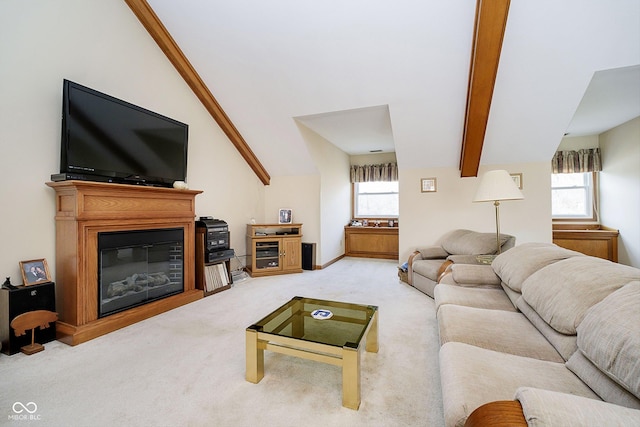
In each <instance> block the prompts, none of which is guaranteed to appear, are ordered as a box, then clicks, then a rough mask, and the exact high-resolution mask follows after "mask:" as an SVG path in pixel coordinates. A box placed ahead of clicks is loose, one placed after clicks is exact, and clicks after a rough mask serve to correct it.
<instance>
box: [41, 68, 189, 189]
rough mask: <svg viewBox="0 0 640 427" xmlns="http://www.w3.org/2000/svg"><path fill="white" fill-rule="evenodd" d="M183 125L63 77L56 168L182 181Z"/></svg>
mask: <svg viewBox="0 0 640 427" xmlns="http://www.w3.org/2000/svg"><path fill="white" fill-rule="evenodd" d="M188 133H189V127H188V125H186V124H184V123H181V122H179V121H177V120H173V119H171V118H169V117H165V116H163V115H161V114H158V113H154V112H153V111H149V110H147V109H145V108H142V107H139V106H137V105H133V104H130V103H128V102H126V101H123V100H121V99H117V98H114V97H112V96H109V95H106V94H104V93H101V92H98V91H96V90H93V89H90V88H88V87H85V86H82V85H80V84H78V83H74V82H72V81H69V80H66V79H65V80H64V82H63V91H62V144H61V151H60V173H59V174H54V175H52V176H51V179H52V180H54V181H61V180H68V179H78V180H88V181H103V182H114V183H126V184H138V185H152V186H162V187H170V186H172V185H173V183H174V181H186V176H187V143H188Z"/></svg>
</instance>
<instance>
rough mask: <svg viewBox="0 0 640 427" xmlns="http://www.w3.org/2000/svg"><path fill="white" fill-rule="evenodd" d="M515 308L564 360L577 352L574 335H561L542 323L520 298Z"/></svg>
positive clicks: (541, 319) (576, 338)
mask: <svg viewBox="0 0 640 427" xmlns="http://www.w3.org/2000/svg"><path fill="white" fill-rule="evenodd" d="M517 306H518V308H519V309H520V311H521V312H522V314H524V315H525V316H527V319H529V321H530V322H531V323H532V324H533V326H535V327H536V329H537V330H538V331H539V332H540V333H541V334H542V335H544V337H545V338H546V339H547V340H548V341H549V342H550V343H551V345H553V347H554V348H555V349H556V350H557V351H558V353H560V355H561V356H562V358H563V359H564V360H569V358H570V357H571V355H572V354H573V353H575V352H576V350H578V337H577V336H575V335H566V334H561V333H560V332H558V331H556V330H555V329H553V328H552V327H551V326H549V325H548V324H547V322H545V321H544V319H543V318H542V317H540V316H538V313H536V312H535V311H534V310H533V309H532V308H531V307H530V306H529V304H527V303H526V302H525V301H524V300H523V299H522V297H520V298H519V299H518V302H517Z"/></svg>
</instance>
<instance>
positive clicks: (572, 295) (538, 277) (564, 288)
mask: <svg viewBox="0 0 640 427" xmlns="http://www.w3.org/2000/svg"><path fill="white" fill-rule="evenodd" d="M511 250H513V249H511ZM634 280H640V269H637V268H634V267H629V266H627V265H622V264H616V263H614V262H611V261H607V260H605V259H601V258H595V257H591V256H577V257H573V258H568V259H565V260H562V261H558V262H556V263H554V264H551V265H548V266H546V267H544V268H542V269H540V270H538V271H536V272H535V273H533V274H532V275H531V276H529V278H528V279H527V280H525V281H524V283H523V284H522V298H523V299H524V300H525V301H526V302H527V304H529V305H530V306H531V308H533V309H534V310H535V311H536V313H538V315H539V316H540V317H542V318H543V319H544V320H545V321H546V322H547V323H548V324H549V325H550V326H551V327H552V328H553V329H555V330H556V331H558V332H561V333H563V334H568V335H574V334H575V333H576V327H577V326H578V325H579V324H580V323H581V322H582V319H584V316H585V314H586V312H587V310H588V309H589V308H591V307H593V306H594V305H596V304H597V303H599V302H600V301H602V300H603V299H605V297H607V296H608V295H609V294H611V293H613V292H615V291H616V290H618V289H619V288H621V287H622V286H624V285H626V284H627V283H629V282H631V281H634Z"/></svg>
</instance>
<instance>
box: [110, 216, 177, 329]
mask: <svg viewBox="0 0 640 427" xmlns="http://www.w3.org/2000/svg"><path fill="white" fill-rule="evenodd" d="M183 267H184V230H183V229H182V228H172V229H152V230H134V231H117V232H100V233H98V318H102V317H105V316H109V315H112V314H115V313H118V312H120V311H123V310H127V309H130V308H132V307H137V306H140V305H143V304H147V303H150V302H152V301H156V300H160V299H163V298H166V297H168V296H171V295H176V294H179V293H181V292H183V291H184V274H183Z"/></svg>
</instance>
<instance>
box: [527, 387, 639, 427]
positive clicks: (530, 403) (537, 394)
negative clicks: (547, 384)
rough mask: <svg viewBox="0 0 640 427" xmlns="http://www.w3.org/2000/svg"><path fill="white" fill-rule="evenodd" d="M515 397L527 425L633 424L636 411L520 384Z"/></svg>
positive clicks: (595, 426)
mask: <svg viewBox="0 0 640 427" xmlns="http://www.w3.org/2000/svg"><path fill="white" fill-rule="evenodd" d="M515 399H516V400H518V401H519V402H520V404H521V405H522V412H523V414H524V418H525V420H526V422H527V425H528V426H529V427H542V426H566V427H574V426H575V427H601V426H637V425H638V423H640V411H638V410H636V409H630V408H625V407H623V406H618V405H613V404H611V403H607V402H602V401H599V400H595V399H589V398H587V397H582V396H576V395H573V394H570V393H560V392H557V391H553V390H544V389H541V388H533V387H520V388H519V389H518V390H517V391H516V395H515Z"/></svg>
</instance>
